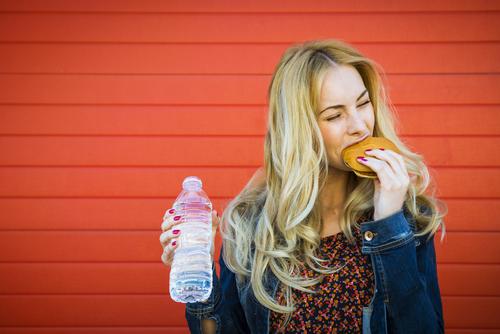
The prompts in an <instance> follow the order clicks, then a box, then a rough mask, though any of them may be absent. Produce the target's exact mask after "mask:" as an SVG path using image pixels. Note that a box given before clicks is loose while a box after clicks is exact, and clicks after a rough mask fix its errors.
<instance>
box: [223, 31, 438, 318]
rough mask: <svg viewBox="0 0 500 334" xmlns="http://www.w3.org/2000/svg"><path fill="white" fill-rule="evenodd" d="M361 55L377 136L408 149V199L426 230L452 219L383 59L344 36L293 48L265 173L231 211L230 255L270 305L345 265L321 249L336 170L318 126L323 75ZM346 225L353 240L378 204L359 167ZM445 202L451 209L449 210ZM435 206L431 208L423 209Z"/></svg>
mask: <svg viewBox="0 0 500 334" xmlns="http://www.w3.org/2000/svg"><path fill="white" fill-rule="evenodd" d="M335 64H337V65H351V66H353V67H354V68H355V69H356V70H357V71H358V72H359V74H360V75H361V77H362V79H363V82H364V84H365V86H366V88H367V90H368V93H369V96H370V100H371V101H372V102H371V103H372V104H373V110H374V114H375V125H374V130H373V132H374V133H373V136H374V137H385V138H387V139H389V140H391V141H392V142H393V143H394V144H395V145H396V146H397V147H398V148H399V150H400V151H401V152H402V156H403V157H404V161H405V163H406V167H407V170H408V172H409V173H410V174H414V175H415V176H416V177H415V179H413V180H412V182H411V184H410V187H409V190H408V193H407V198H406V200H405V206H406V207H407V208H408V210H409V212H411V214H412V215H413V217H415V221H416V223H417V227H418V231H417V233H416V235H417V236H422V235H425V234H429V239H430V237H431V236H432V235H433V234H434V233H435V232H436V231H437V230H438V228H439V227H440V226H442V232H443V234H442V235H443V236H444V222H443V220H442V218H443V217H444V216H445V214H446V212H447V208H446V206H445V205H444V203H442V201H440V200H438V199H437V198H435V196H434V193H432V194H429V195H427V194H424V192H425V191H426V190H428V188H429V185H430V180H431V178H430V175H429V171H428V169H427V167H426V165H425V163H424V159H423V157H422V156H421V155H419V154H417V153H415V152H412V151H411V150H410V149H409V148H408V147H407V146H406V145H405V144H404V143H403V142H402V141H401V140H400V139H399V137H398V136H397V134H396V130H395V126H394V123H395V122H394V118H393V117H394V116H393V112H392V111H391V109H390V108H391V103H390V102H389V101H388V97H387V96H386V94H385V90H384V86H383V83H382V80H381V77H380V75H379V73H378V72H382V69H381V67H380V66H379V65H378V64H377V63H375V62H374V61H373V60H370V59H368V58H366V57H364V56H363V55H361V53H360V52H359V51H357V50H356V49H355V48H353V47H352V46H350V45H348V44H346V43H344V42H342V41H339V40H319V41H309V42H305V43H303V44H297V45H294V46H292V47H290V48H288V49H287V50H286V51H285V53H284V54H283V56H282V58H281V59H280V61H279V63H278V65H277V66H276V68H275V71H274V73H273V76H272V80H271V83H270V86H269V90H268V100H269V114H268V130H267V133H266V137H265V148H264V167H263V168H264V173H263V174H264V175H265V178H262V180H260V181H257V182H253V180H252V181H251V182H249V183H248V184H247V186H246V187H245V188H244V189H243V190H242V191H241V193H240V194H238V195H237V196H236V197H235V198H234V199H233V200H232V201H230V202H229V204H228V206H227V208H226V210H225V211H224V213H223V215H222V222H223V223H222V224H221V225H220V231H221V234H222V238H223V254H222V256H223V259H224V262H225V263H226V265H227V267H228V268H229V269H230V270H231V271H232V272H234V273H235V274H236V278H237V279H238V280H247V279H249V280H250V282H251V286H252V290H253V291H252V292H253V294H254V295H255V297H256V299H257V300H258V301H259V302H260V303H261V304H262V305H264V306H265V307H267V308H269V309H271V310H273V311H275V312H278V313H286V314H287V319H286V322H288V321H289V319H290V316H291V312H293V311H294V310H295V307H294V303H293V300H292V290H291V289H292V288H294V289H297V290H300V291H306V292H309V293H315V292H314V291H313V290H311V289H308V288H307V287H310V286H313V285H315V284H317V283H319V282H320V281H321V280H322V277H323V276H324V275H325V274H331V273H333V272H335V271H338V270H339V269H338V268H329V267H327V266H324V265H322V264H321V262H325V261H326V260H324V259H321V258H319V257H317V254H318V253H317V251H318V247H319V245H320V239H321V237H320V231H321V227H322V220H321V215H320V205H319V200H318V198H319V197H318V195H319V194H320V192H321V189H322V188H323V186H324V184H325V181H326V178H327V174H328V159H327V155H326V151H325V147H324V143H323V140H322V136H321V132H320V129H319V126H318V101H319V93H320V87H321V86H320V84H321V82H322V80H323V78H324V75H325V73H326V71H327V70H328V69H329V68H331V66H332V65H335ZM349 177H350V179H349V185H348V193H347V196H348V197H347V200H346V202H345V206H344V215H343V216H342V217H341V219H340V228H341V230H342V232H343V233H344V234H345V235H346V237H347V239H348V240H349V242H351V243H354V242H355V239H354V236H353V233H352V230H351V226H352V225H355V226H357V227H358V228H359V224H358V223H357V221H358V219H359V218H360V217H361V216H363V215H364V214H365V213H367V212H370V210H373V194H374V184H373V180H372V179H366V178H358V177H357V176H356V175H355V174H354V173H350V176H349ZM438 204H442V208H443V209H444V210H445V212H441V211H440V209H439V207H438ZM420 207H426V208H427V209H428V210H427V212H420V209H419V208H420ZM304 264H306V265H307V266H308V267H309V268H311V269H312V270H314V271H315V272H317V273H319V274H320V275H319V276H318V277H315V278H309V277H307V276H304V277H301V276H300V275H299V272H300V269H301V268H302V266H303V265H304ZM267 270H271V271H272V273H273V274H274V275H275V276H276V277H277V278H278V279H279V281H280V282H281V283H282V284H283V285H284V286H285V287H286V291H285V294H284V296H285V299H286V305H281V304H279V303H278V302H277V301H276V300H274V298H273V296H272V295H270V294H269V293H268V292H267V291H266V289H265V288H264V279H265V277H266V275H265V272H266V271H267Z"/></svg>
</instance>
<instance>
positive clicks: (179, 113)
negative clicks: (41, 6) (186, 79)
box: [0, 105, 500, 136]
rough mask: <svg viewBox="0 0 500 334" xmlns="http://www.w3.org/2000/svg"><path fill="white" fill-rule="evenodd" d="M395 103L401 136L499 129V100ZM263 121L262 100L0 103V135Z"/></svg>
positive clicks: (201, 128)
mask: <svg viewBox="0 0 500 334" xmlns="http://www.w3.org/2000/svg"><path fill="white" fill-rule="evenodd" d="M395 107H396V111H397V112H398V118H399V120H400V121H399V125H400V128H401V131H400V135H403V136H412V135H419V136H421V135H436V136H447V135H456V136H470V135H478V136H498V135H500V126H498V123H499V120H498V117H499V116H498V115H500V107H499V106H498V105H412V106H409V105H408V106H407V105H396V106H395ZM27 120H29V121H27ZM220 120H223V121H220ZM266 124H267V108H266V106H265V105H258V106H241V105H217V106H216V105H205V106H190V105H162V106H152V105H147V106H145V105H141V106H133V105H123V106H116V105H114V106H113V105H106V106H103V105H92V106H85V105H83V106H82V105H80V106H74V105H48V106H44V105H0V134H2V135H72V136H74V135H115V136H117V135H134V136H138V135H146V136H166V135H170V136H208V135H214V136H222V135H223V136H227V135H239V136H242V135H245V136H246V135H252V136H264V135H265V132H266V129H267V128H266Z"/></svg>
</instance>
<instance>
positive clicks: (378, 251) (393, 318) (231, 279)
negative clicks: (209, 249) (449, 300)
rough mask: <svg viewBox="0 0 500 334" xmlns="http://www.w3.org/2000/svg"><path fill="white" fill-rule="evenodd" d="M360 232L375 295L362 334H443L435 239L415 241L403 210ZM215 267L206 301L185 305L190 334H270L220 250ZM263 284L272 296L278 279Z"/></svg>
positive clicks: (265, 315) (264, 315) (265, 317)
mask: <svg viewBox="0 0 500 334" xmlns="http://www.w3.org/2000/svg"><path fill="white" fill-rule="evenodd" d="M360 227H361V235H362V237H363V241H362V248H361V252H362V253H363V254H369V256H370V258H371V263H372V268H373V272H374V276H375V289H374V295H373V297H372V300H371V302H370V304H369V305H368V306H366V307H363V318H362V327H363V329H362V333H372V334H379V333H405V334H411V333H425V334H432V333H444V320H443V310H442V305H441V296H440V289H439V284H438V277H437V268H436V254H435V250H434V235H433V236H432V237H431V238H430V239H429V240H427V238H428V235H424V236H420V237H416V236H415V235H414V233H415V231H416V224H415V220H414V219H413V217H412V216H411V214H410V213H409V212H408V211H407V208H406V206H403V208H402V209H400V210H399V211H397V212H395V213H394V214H392V215H390V216H388V217H385V218H383V219H379V220H377V221H367V222H363V223H361V224H360ZM219 264H220V276H221V277H220V280H219V279H218V277H217V274H216V271H215V265H213V266H212V269H213V288H212V293H211V295H210V297H209V298H208V300H207V301H206V302H197V303H188V304H186V310H185V316H186V320H187V322H188V325H189V329H190V331H191V333H196V334H197V333H201V332H202V331H201V320H202V319H214V320H215V322H216V327H217V333H263V334H264V333H269V328H270V323H269V318H270V310H269V309H268V308H266V307H264V306H263V305H262V304H260V303H259V302H258V301H257V298H256V297H255V296H254V294H253V291H252V287H251V284H250V283H239V280H236V277H235V274H234V273H233V272H231V271H230V270H229V269H228V268H227V267H226V265H225V264H224V260H223V257H222V249H221V254H220V256H219ZM266 278H269V279H266V280H264V281H265V282H267V283H266V284H265V285H264V286H265V288H266V291H267V292H268V293H269V294H270V295H271V296H275V294H276V290H277V287H278V283H279V282H278V279H277V278H276V277H275V276H274V275H273V274H272V272H271V271H270V270H269V271H267V272H266ZM246 282H248V280H247V281H246Z"/></svg>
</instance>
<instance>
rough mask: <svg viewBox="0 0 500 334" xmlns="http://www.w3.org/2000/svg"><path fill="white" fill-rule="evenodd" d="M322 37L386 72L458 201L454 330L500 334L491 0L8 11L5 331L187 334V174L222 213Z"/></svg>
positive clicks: (443, 265)
mask: <svg viewBox="0 0 500 334" xmlns="http://www.w3.org/2000/svg"><path fill="white" fill-rule="evenodd" d="M320 38H338V39H341V40H345V41H347V42H350V43H352V44H353V45H354V46H355V47H357V48H359V49H360V50H361V51H362V52H364V53H366V55H368V56H369V57H372V58H373V59H375V60H376V61H377V62H379V63H380V64H381V65H382V66H383V67H384V68H385V70H386V72H387V78H386V79H387V81H388V83H389V89H388V91H389V94H390V96H391V99H392V102H393V103H394V104H395V106H396V108H397V110H398V111H399V114H398V117H399V118H400V120H401V131H400V132H401V135H402V137H403V139H404V140H405V141H406V142H407V143H408V144H409V145H410V146H412V147H413V148H414V149H415V150H416V151H418V152H420V153H422V154H423V155H424V156H425V157H426V160H427V162H428V164H429V166H430V168H431V171H432V175H433V176H434V177H435V179H436V182H437V184H438V189H439V191H438V193H437V195H438V196H439V197H440V198H442V199H443V200H445V201H446V202H447V204H448V206H449V209H450V212H449V215H448V216H447V219H446V223H447V232H448V233H447V236H446V238H445V242H444V244H443V245H440V244H439V242H438V241H436V247H437V252H438V262H439V263H438V270H439V278H440V283H441V290H442V295H443V304H444V312H445V322H446V327H447V333H455V334H457V333H499V332H500V318H499V317H498V309H500V284H498V278H499V276H500V223H499V219H498V217H499V216H500V205H499V204H500V203H499V202H500V201H499V199H500V190H499V186H500V182H499V181H500V174H499V172H498V167H499V166H500V154H499V149H498V147H499V144H500V141H499V139H498V138H499V135H500V126H499V125H500V123H499V120H500V117H499V115H500V107H499V104H500V94H499V93H498V87H500V76H499V75H498V73H500V62H499V61H498V59H500V57H499V56H500V1H477V0H469V1H466V0H461V1H458V0H457V1H454V0H453V1H452V0H447V1H446V0H445V1H439V2H435V1H431V0H425V1H412V2H410V1H407V2H395V1H389V0H381V1H371V0H364V1H356V2H350V1H323V2H319V1H289V2H287V6H284V3H283V2H282V1H266V0H259V1H252V2H250V1H241V2H235V1H229V0H226V1H217V2H209V1H202V0H199V1H164V2H161V1H139V0H137V1H112V0H109V1H97V0H93V1H62V0H60V1H57V0H46V1H36V0H26V1H14V0H7V1H5V0H4V1H1V2H0V149H1V154H0V185H1V186H0V212H1V219H0V326H1V327H0V332H1V333H186V332H188V330H187V324H186V322H185V320H184V307H183V305H182V304H176V303H174V302H173V301H172V300H171V299H170V297H169V296H168V275H169V270H168V268H167V267H165V266H164V265H163V264H162V263H161V261H160V255H161V252H162V249H161V247H160V244H159V240H158V238H159V235H160V233H161V231H160V224H161V221H162V216H163V213H164V211H165V210H166V209H167V208H168V207H170V206H171V204H172V202H173V200H174V198H175V196H176V195H177V193H178V192H179V190H180V183H181V181H182V179H183V177H185V176H187V175H191V174H194V175H199V176H200V177H201V178H202V179H203V180H204V182H205V188H206V190H207V192H208V194H209V195H210V196H211V198H212V199H213V201H214V204H215V207H216V208H217V209H218V210H219V211H220V210H221V209H222V208H223V207H224V205H225V203H227V201H228V200H229V199H230V198H231V197H232V196H234V195H235V194H236V193H237V192H238V191H239V190H240V189H241V188H242V186H243V185H244V184H245V183H246V182H247V180H248V178H249V177H250V176H251V175H252V174H253V171H254V170H255V169H256V168H257V167H258V166H260V165H261V164H262V156H263V136H264V133H265V129H266V105H265V104H266V93H267V86H268V84H269V80H270V75H271V73H272V71H273V69H274V66H275V65H276V63H277V61H278V59H279V57H280V56H281V54H282V52H283V51H284V50H285V49H286V48H287V47H288V46H289V45H290V44H291V43H294V42H300V41H304V40H309V39H320ZM437 239H439V238H437ZM217 248H218V249H219V248H220V239H218V240H217ZM218 249H217V250H216V254H218Z"/></svg>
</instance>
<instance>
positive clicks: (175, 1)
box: [0, 0, 500, 13]
mask: <svg viewBox="0 0 500 334" xmlns="http://www.w3.org/2000/svg"><path fill="white" fill-rule="evenodd" d="M499 9H500V5H499V4H498V2H496V1H488V0H475V1H474V0H455V1H452V0H442V1H439V2H435V1H431V0H424V1H422V0H421V1H418V2H410V3H400V2H394V1H390V0H379V1H377V2H376V3H374V2H373V1H370V0H360V1H357V2H354V3H353V2H336V1H335V2H330V1H326V2H324V1H312V2H304V1H301V0H289V1H287V3H286V6H283V5H282V4H281V3H280V2H278V1H266V0H255V1H252V3H246V2H239V3H235V2H234V1H231V0H218V1H214V2H210V3H207V2H206V1H200V0H198V1H181V0H170V1H168V2H163V1H134V0H108V1H104V2H103V1H98V0H87V1H84V2H72V3H71V6H68V3H67V2H66V1H64V0H45V1H43V2H40V1H36V0H24V1H19V0H3V1H2V2H1V3H0V11H9V12H10V11H18V12H32V11H37V12H50V11H57V12H65V13H70V12H91V13H93V12H98V13H105V12H118V13H137V12H140V13H158V12H167V13H184V12H191V13H207V12H208V13H245V12H250V13H252V12H259V13H262V12H266V13H269V12H272V13H291V12H297V13H309V12H321V13H334V12H338V13H345V12H358V13H359V12H392V11H397V12H406V11H424V12H427V11H437V10H439V11H450V12H457V11H472V10H482V11H483V10H499Z"/></svg>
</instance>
